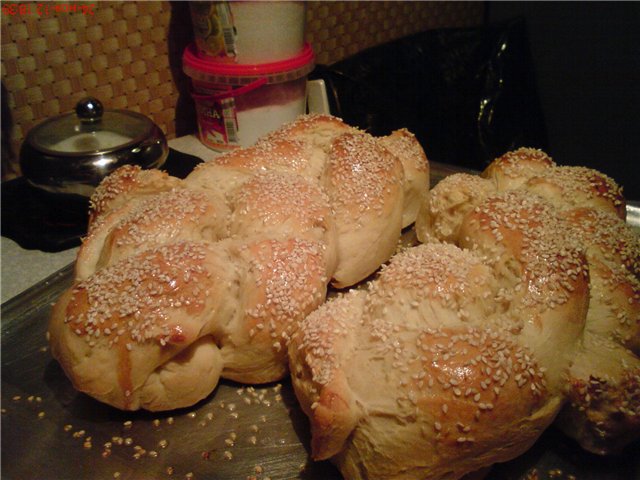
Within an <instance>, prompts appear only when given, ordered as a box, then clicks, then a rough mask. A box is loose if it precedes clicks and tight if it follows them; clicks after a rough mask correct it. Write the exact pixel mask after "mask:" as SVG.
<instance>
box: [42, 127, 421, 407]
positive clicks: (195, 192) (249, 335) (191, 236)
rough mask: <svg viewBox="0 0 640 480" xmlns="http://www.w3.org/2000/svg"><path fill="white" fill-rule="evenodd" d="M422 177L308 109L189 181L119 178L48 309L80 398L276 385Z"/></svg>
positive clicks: (135, 399) (149, 174)
mask: <svg viewBox="0 0 640 480" xmlns="http://www.w3.org/2000/svg"><path fill="white" fill-rule="evenodd" d="M404 135H406V136H408V135H409V134H408V133H407V134H404ZM408 151H409V150H407V152H408ZM419 153H420V152H419V146H418V145H413V146H412V149H411V155H412V156H417V155H419ZM407 162H409V163H411V162H413V163H415V162H417V161H416V160H415V159H414V160H411V161H409V160H407ZM425 168H426V167H425ZM418 174H419V175H420V176H421V178H422V177H423V176H424V174H425V172H424V171H423V170H420V169H419V168H414V169H413V170H409V171H408V173H406V174H405V172H404V170H403V164H402V158H400V157H398V156H397V155H394V154H391V153H390V152H389V151H388V150H387V149H386V148H384V147H383V146H382V143H381V141H380V140H379V139H375V138H373V137H372V136H370V135H368V134H365V133H364V132H360V131H359V130H357V129H355V128H352V127H349V126H348V125H346V124H344V122H342V120H340V119H338V118H335V117H330V116H303V117H301V118H300V119H299V120H297V121H295V122H293V123H291V124H289V125H286V126H284V127H283V128H282V129H281V130H280V131H277V132H274V133H273V134H270V135H269V136H268V137H266V138H264V139H261V140H259V141H258V142H257V143H256V144H255V145H254V146H252V147H249V148H246V149H239V150H236V151H233V152H230V153H227V154H225V155H221V156H219V157H217V158H215V159H213V160H211V161H208V162H205V163H203V164H201V165H199V166H198V167H196V168H195V169H194V171H193V172H192V173H191V174H190V175H189V176H187V178H186V179H184V180H179V179H177V178H173V177H169V176H167V175H166V174H164V173H161V172H159V171H155V170H150V171H143V170H140V169H139V168H134V167H125V168H123V169H121V170H119V171H117V172H115V173H114V175H112V176H110V177H108V178H107V179H106V180H105V181H104V182H103V184H101V186H100V187H99V188H98V189H97V190H96V194H95V196H94V199H93V202H92V215H93V220H92V224H91V229H90V231H89V233H88V235H87V237H86V239H85V240H84V242H83V245H82V246H81V248H80V251H79V253H78V257H77V261H76V283H75V284H74V286H73V287H71V289H70V290H69V291H68V292H67V293H65V295H63V296H62V298H61V299H60V300H59V301H58V303H57V304H56V306H55V308H54V311H53V314H52V316H51V320H50V324H49V334H50V338H51V350H52V352H53V354H54V357H55V358H57V359H58V360H59V362H60V364H61V365H62V366H63V369H64V370H65V372H66V373H67V375H68V376H69V378H70V379H71V381H72V382H73V383H74V385H76V387H77V388H78V389H79V390H81V391H83V392H86V393H87V394H89V395H91V396H93V397H95V398H97V399H99V400H101V401H103V402H106V403H109V404H110V405H113V406H115V407H117V408H121V409H125V410H135V409H139V408H144V409H148V410H169V409H174V408H179V407H185V406H188V405H192V404H193V403H195V402H197V401H199V400H200V399H202V398H204V397H205V396H206V395H208V394H209V393H211V392H212V391H213V389H214V388H215V385H216V384H217V382H218V380H219V378H221V377H222V378H228V379H232V380H235V381H239V382H247V383H263V382H272V381H276V380H279V379H281V378H282V377H283V376H285V375H286V374H287V372H288V361H287V355H286V350H287V348H286V347H287V344H288V341H289V338H290V337H291V336H292V335H293V334H294V333H295V332H296V331H297V328H298V325H299V323H300V321H302V319H303V318H304V317H305V316H306V315H308V314H309V313H310V312H311V311H313V310H314V309H315V308H317V307H318V306H319V305H320V304H321V303H323V302H324V300H325V297H326V294H327V288H328V285H329V283H331V282H333V283H334V284H335V285H341V286H346V285H351V284H353V283H356V282H359V281H361V280H362V279H363V278H364V277H366V276H367V275H369V274H370V273H372V272H373V271H374V270H375V269H376V268H378V267H379V265H380V264H381V263H382V262H384V261H386V260H387V259H388V258H389V257H390V256H391V255H392V254H393V252H394V251H395V248H396V244H397V241H398V239H399V237H400V234H401V220H402V218H401V217H402V212H403V210H404V205H403V193H404V191H405V190H404V187H405V186H406V185H411V186H410V187H407V189H408V190H416V189H418V188H422V186H421V185H419V183H420V182H416V181H414V182H412V179H411V178H410V176H411V175H418ZM405 181H406V183H405ZM412 195H414V196H416V195H418V194H417V192H415V191H413V192H412ZM105 329H106V330H105ZM114 332H118V333H117V340H115V337H114V335H115V334H114ZM182 390H184V391H185V392H188V393H185V394H180V392H181V391H182Z"/></svg>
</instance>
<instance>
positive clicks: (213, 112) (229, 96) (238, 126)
mask: <svg viewBox="0 0 640 480" xmlns="http://www.w3.org/2000/svg"><path fill="white" fill-rule="evenodd" d="M314 60H315V58H314V54H313V50H312V49H311V46H310V45H304V48H303V49H302V52H301V53H299V54H298V55H296V56H295V57H292V58H289V59H287V60H283V61H279V62H272V63H263V64H255V65H237V64H230V63H220V62H212V61H207V60H205V59H203V58H202V57H200V56H199V55H198V54H197V49H196V46H195V45H194V44H191V45H189V46H188V47H187V48H186V49H185V51H184V54H183V57H182V61H183V70H184V72H185V73H186V74H187V75H188V76H189V77H190V78H191V84H192V86H193V89H192V96H193V99H194V101H195V106H196V115H197V120H198V132H199V137H200V141H201V142H202V143H203V144H204V145H206V146H207V147H209V148H211V149H213V150H217V151H228V150H232V149H234V148H238V147H247V146H249V145H252V144H253V143H255V141H256V140H257V139H258V138H259V137H261V136H263V135H265V134H267V133H269V132H271V131H273V130H276V129H277V128H278V127H280V126H281V125H282V124H284V123H286V122H290V121H293V120H295V119H296V117H298V116H299V115H302V114H304V113H305V112H306V97H307V75H308V73H309V72H311V70H313V67H314V65H315V64H314Z"/></svg>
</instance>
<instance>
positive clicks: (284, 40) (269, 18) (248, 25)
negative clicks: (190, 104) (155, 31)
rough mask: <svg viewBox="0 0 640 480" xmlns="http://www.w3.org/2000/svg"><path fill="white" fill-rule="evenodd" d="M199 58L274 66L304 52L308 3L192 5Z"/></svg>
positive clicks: (239, 2)
mask: <svg viewBox="0 0 640 480" xmlns="http://www.w3.org/2000/svg"><path fill="white" fill-rule="evenodd" d="M189 6H190V9H191V19H192V22H193V27H194V28H193V30H194V35H195V43H196V47H197V52H198V54H199V55H200V56H201V57H203V58H206V59H209V60H216V61H219V62H228V63H238V64H259V63H271V62H278V61H281V60H286V59H288V58H292V57H294V56H296V55H298V54H299V53H300V52H301V51H302V49H303V48H304V25H305V8H306V7H305V3H304V2H292V1H257V2H256V1H252V2H250V1H232V2H190V3H189Z"/></svg>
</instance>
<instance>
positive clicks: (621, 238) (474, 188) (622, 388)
mask: <svg viewBox="0 0 640 480" xmlns="http://www.w3.org/2000/svg"><path fill="white" fill-rule="evenodd" d="M523 153H526V155H523ZM532 153H534V154H533V155H530V154H532ZM545 157H546V158H545ZM482 177H483V178H482V181H481V180H477V179H472V178H471V177H464V176H457V178H456V179H453V180H451V181H449V182H447V181H446V180H447V179H445V181H443V182H441V183H440V184H439V185H437V186H436V187H435V188H434V189H433V190H432V191H431V192H430V199H429V200H428V201H426V202H425V203H424V204H423V207H422V209H421V211H420V213H419V216H418V221H417V223H416V228H417V233H418V238H419V239H421V240H423V241H437V240H440V241H447V242H454V243H458V244H460V245H462V246H469V245H470V244H471V243H472V242H473V241H474V239H476V235H477V232H476V233H471V234H469V233H468V232H467V233H465V232H464V230H465V229H466V230H468V212H471V211H474V210H475V209H477V208H478V206H479V205H480V204H481V203H482V202H483V201H484V200H483V199H484V198H486V197H487V195H491V192H493V193H494V194H495V193H499V192H505V193H508V192H510V191H513V192H520V194H522V195H529V196H531V197H532V198H533V197H538V198H544V200H545V201H546V202H548V204H549V205H550V206H552V208H553V209H554V210H555V211H556V214H555V215H556V217H557V218H558V222H559V223H560V224H561V225H562V226H561V229H562V230H563V233H562V238H563V239H564V241H567V242H576V243H577V244H579V245H580V246H581V248H582V249H583V250H584V253H585V256H586V258H587V262H588V265H589V268H588V272H589V290H588V294H587V296H588V299H589V308H588V311H587V316H586V327H585V333H584V335H585V337H584V341H583V347H582V349H581V350H580V351H579V352H578V354H577V356H576V358H575V362H574V364H573V366H572V368H571V370H570V374H569V377H568V378H569V382H568V394H569V397H570V399H571V401H570V402H568V404H567V405H566V406H565V407H564V409H563V411H562V414H561V415H560V419H561V420H560V422H559V425H560V426H561V428H562V429H563V430H564V431H565V433H567V434H568V435H569V436H571V437H573V438H575V439H576V440H577V441H578V442H579V443H580V444H581V445H582V446H583V447H584V448H585V449H588V450H590V451H593V452H595V453H599V454H606V453H611V452H614V451H616V450H618V449H621V448H624V446H625V445H627V444H629V443H630V442H632V441H634V440H638V438H640V430H639V429H638V422H637V419H638V418H640V401H638V397H639V396H640V395H639V394H638V393H637V391H636V390H635V387H634V385H637V379H638V364H639V363H640V360H639V359H638V354H640V283H639V281H640V276H639V268H638V265H639V263H640V260H639V259H640V238H639V237H638V234H637V232H634V231H633V230H632V228H630V227H629V226H628V225H626V224H625V222H624V221H623V220H624V218H625V212H626V208H625V201H624V198H623V196H622V189H621V187H620V186H618V185H617V184H616V183H615V181H613V180H612V179H611V178H609V177H607V176H606V175H604V174H602V173H600V172H597V171H595V170H593V169H589V168H584V167H565V166H557V165H555V163H553V162H552V161H551V160H550V159H549V158H548V157H547V156H546V155H545V154H544V152H538V151H532V150H531V149H525V151H523V150H522V149H520V150H517V151H515V152H509V153H508V154H505V155H504V156H502V157H500V158H498V159H496V160H495V161H494V162H492V164H490V165H489V166H488V167H487V169H486V170H485V171H484V172H483V174H482ZM479 187H481V188H479ZM470 242H471V243H470ZM608 356H611V359H608ZM614 357H618V358H623V359H624V360H622V361H620V362H618V361H616V360H615V358H614ZM594 359H595V360H594ZM591 383H593V385H594V386H595V387H594V388H595V389H596V390H597V391H598V392H601V395H599V396H598V398H599V400H598V401H593V399H594V397H593V395H591V394H589V395H585V394H584V391H585V388H587V387H589V385H590V384H591ZM623 399H624V400H623ZM619 407H620V408H619Z"/></svg>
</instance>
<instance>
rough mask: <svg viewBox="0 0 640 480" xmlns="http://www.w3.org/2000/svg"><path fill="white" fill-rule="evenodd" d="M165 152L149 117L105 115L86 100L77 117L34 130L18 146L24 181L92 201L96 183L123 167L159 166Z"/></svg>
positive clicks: (52, 121)
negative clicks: (128, 165)
mask: <svg viewBox="0 0 640 480" xmlns="http://www.w3.org/2000/svg"><path fill="white" fill-rule="evenodd" d="M168 153H169V148H168V146H167V140H166V138H165V135H164V133H163V132H162V130H161V129H160V128H159V127H158V126H157V125H156V124H155V123H153V122H152V121H151V120H150V119H149V118H148V117H146V116H144V115H142V114H140V113H136V112H132V111H128V110H106V111H105V110H104V109H103V107H102V104H101V103H100V101H98V100H97V99H95V98H91V97H89V98H85V99H83V100H81V101H80V102H78V104H77V105H76V110H75V113H74V112H71V113H68V114H64V115H60V116H58V117H54V118H51V119H49V120H46V121H45V122H43V123H41V124H39V125H37V126H36V127H34V128H33V129H32V130H31V131H29V133H28V134H27V137H26V139H25V141H24V142H23V144H22V148H21V150H20V166H21V169H22V174H23V175H24V177H25V179H26V180H27V181H28V182H29V183H30V184H31V185H32V186H34V187H36V188H38V189H40V190H43V191H45V192H48V193H63V194H73V195H80V196H82V197H90V196H91V194H92V193H93V190H94V189H95V187H96V186H97V185H98V184H99V183H100V181H101V180H102V179H103V178H104V177H106V176H107V175H109V174H110V173H111V172H113V171H114V170H116V169H117V168H119V167H121V166H122V165H126V164H132V165H139V166H140V167H142V168H158V167H161V166H162V165H163V164H164V162H165V160H166V158H167V155H168Z"/></svg>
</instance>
